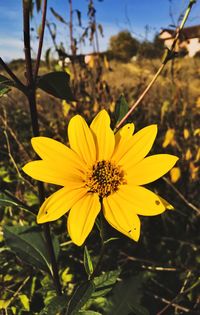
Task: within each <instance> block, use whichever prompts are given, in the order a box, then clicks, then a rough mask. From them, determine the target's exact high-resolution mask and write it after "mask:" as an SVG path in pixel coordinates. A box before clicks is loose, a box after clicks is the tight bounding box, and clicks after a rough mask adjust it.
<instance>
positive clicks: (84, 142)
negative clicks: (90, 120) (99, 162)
mask: <svg viewBox="0 0 200 315" xmlns="http://www.w3.org/2000/svg"><path fill="white" fill-rule="evenodd" d="M68 137H69V143H70V147H71V148H72V150H74V151H75V152H76V153H78V155H79V156H80V157H81V159H82V160H83V161H85V163H86V164H87V165H91V164H93V163H94V162H95V161H96V147H95V143H94V138H93V135H92V132H91V130H90V128H89V127H88V125H87V124H86V122H85V120H84V119H83V118H82V117H81V116H80V115H76V116H74V117H73V118H72V119H71V120H70V122H69V126H68Z"/></svg>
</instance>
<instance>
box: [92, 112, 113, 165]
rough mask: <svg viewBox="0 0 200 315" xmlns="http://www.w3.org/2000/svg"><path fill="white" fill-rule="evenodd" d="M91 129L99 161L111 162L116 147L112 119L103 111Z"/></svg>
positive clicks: (94, 120)
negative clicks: (111, 124) (111, 126)
mask: <svg viewBox="0 0 200 315" xmlns="http://www.w3.org/2000/svg"><path fill="white" fill-rule="evenodd" d="M90 128H91V130H92V132H93V135H94V139H95V144H96V148H97V160H99V161H101V160H109V159H110V157H111V155H112V154H113V150H114V146H115V136H114V132H113V131H112V129H111V128H110V117H109V115H108V113H107V112H106V111H105V110H102V111H100V112H99V113H98V115H97V116H96V117H95V118H94V119H93V121H92V123H91V125H90Z"/></svg>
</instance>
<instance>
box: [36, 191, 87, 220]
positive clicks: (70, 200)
mask: <svg viewBox="0 0 200 315" xmlns="http://www.w3.org/2000/svg"><path fill="white" fill-rule="evenodd" d="M86 193H87V191H86V189H85V188H74V187H73V186H71V187H70V188H68V187H64V188H62V189H60V190H58V191H57V192H55V193H54V194H52V195H51V196H50V197H49V198H47V199H46V200H45V201H44V203H43V204H42V206H41V207H40V210H39V213H38V216H37V223H45V222H49V221H54V220H57V219H59V218H60V217H61V216H63V215H64V214H65V213H66V212H68V211H69V210H70V209H71V208H72V207H73V205H74V204H75V203H76V202H77V201H78V200H80V199H81V198H82V197H83V196H84V195H85V194H86Z"/></svg>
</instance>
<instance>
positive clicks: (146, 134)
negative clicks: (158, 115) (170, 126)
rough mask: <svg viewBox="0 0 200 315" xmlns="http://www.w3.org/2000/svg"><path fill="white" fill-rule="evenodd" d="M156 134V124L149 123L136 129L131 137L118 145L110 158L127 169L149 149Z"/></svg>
mask: <svg viewBox="0 0 200 315" xmlns="http://www.w3.org/2000/svg"><path fill="white" fill-rule="evenodd" d="M156 134H157V126H156V125H151V126H148V127H145V128H143V129H141V130H140V131H138V132H137V133H136V134H134V135H133V136H132V139H130V141H129V142H128V143H127V144H126V146H124V145H119V147H118V148H117V149H116V151H115V153H114V155H113V157H112V160H113V161H116V162H117V163H118V164H120V165H122V166H123V167H124V169H128V168H129V167H131V166H132V165H134V164H136V163H138V162H139V161H141V160H142V159H143V158H144V157H145V156H146V155H147V154H148V153H149V151H150V150H151V147H152V145H153V143H154V140H155V138H156Z"/></svg>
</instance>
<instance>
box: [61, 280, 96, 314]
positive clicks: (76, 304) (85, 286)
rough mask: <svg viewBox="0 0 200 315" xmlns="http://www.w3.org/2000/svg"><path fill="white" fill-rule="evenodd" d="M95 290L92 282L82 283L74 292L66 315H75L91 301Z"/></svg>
mask: <svg viewBox="0 0 200 315" xmlns="http://www.w3.org/2000/svg"><path fill="white" fill-rule="evenodd" d="M94 290H95V286H94V283H93V282H92V281H90V280H88V281H86V282H84V283H82V284H81V285H80V286H79V287H78V288H77V289H76V291H75V292H74V294H73V296H72V298H71V300H70V302H69V305H68V308H67V312H66V315H75V314H76V313H77V312H78V311H79V310H80V309H81V307H82V306H84V305H85V303H86V302H87V301H88V300H89V298H90V297H91V295H92V293H93V292H94Z"/></svg>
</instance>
